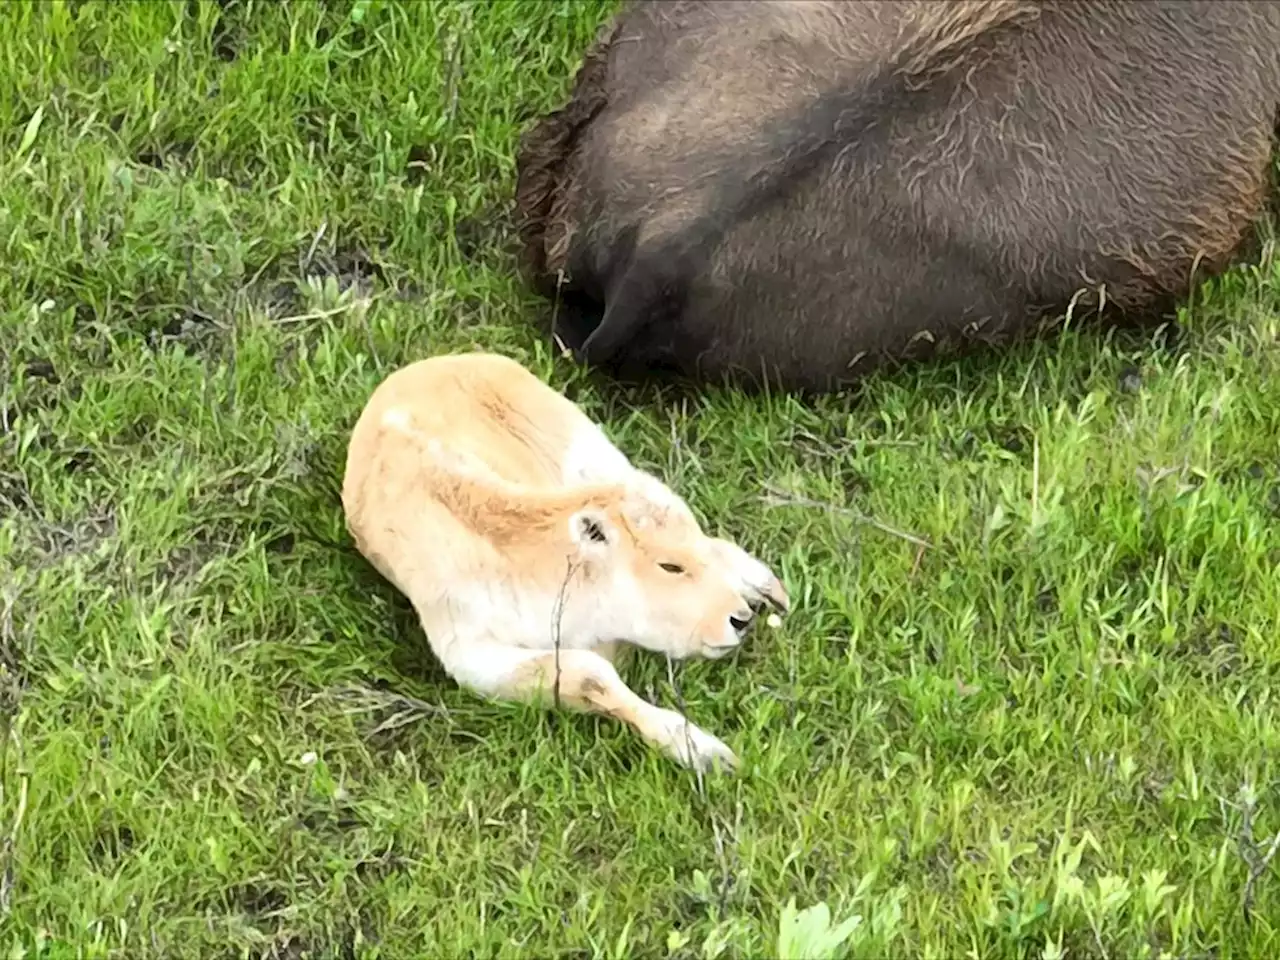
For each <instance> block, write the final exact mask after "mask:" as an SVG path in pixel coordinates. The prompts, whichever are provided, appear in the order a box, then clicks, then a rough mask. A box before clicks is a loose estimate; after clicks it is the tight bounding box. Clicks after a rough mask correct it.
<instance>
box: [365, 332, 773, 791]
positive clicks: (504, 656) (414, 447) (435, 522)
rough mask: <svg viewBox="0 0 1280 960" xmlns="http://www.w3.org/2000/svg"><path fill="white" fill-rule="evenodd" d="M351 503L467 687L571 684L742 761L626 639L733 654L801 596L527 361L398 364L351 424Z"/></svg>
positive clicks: (655, 734) (495, 689)
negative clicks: (637, 687)
mask: <svg viewBox="0 0 1280 960" xmlns="http://www.w3.org/2000/svg"><path fill="white" fill-rule="evenodd" d="M342 500H343V507H344V510H345V512H346V517H347V525H348V528H349V530H350V531H351V534H352V537H353V538H354V540H355V543H356V545H357V547H358V549H359V550H360V551H361V553H363V554H364V556H365V557H367V558H368V560H369V561H370V563H371V564H372V565H373V566H374V567H375V568H376V569H377V570H378V571H379V572H380V573H381V574H382V575H383V576H384V577H386V579H387V580H389V581H390V582H391V583H392V584H394V585H395V586H396V587H397V589H399V590H400V591H401V592H402V593H404V594H405V595H406V596H407V597H408V598H409V599H410V601H411V602H412V603H413V606H414V609H415V610H416V612H417V614H418V616H419V618H420V620H421V622H422V626H423V629H424V630H425V632H426V634H427V638H428V641H429V643H430V645H431V647H432V650H433V651H434V652H435V654H436V655H437V657H438V658H439V659H440V661H441V663H442V664H443V666H444V667H445V669H446V671H447V672H448V673H449V674H450V675H451V676H452V677H453V678H454V679H455V680H457V681H458V682H459V683H460V684H461V685H463V686H466V687H468V688H470V689H472V690H475V691H476V692H478V693H481V694H483V695H486V696H493V697H500V698H505V699H533V698H536V697H538V696H542V697H545V696H546V694H547V693H548V692H550V690H551V689H552V688H556V689H555V692H556V693H558V695H559V697H560V700H561V702H562V703H564V704H565V705H568V706H571V707H574V708H576V709H583V710H590V711H593V712H597V713H601V714H604V715H608V716H612V717H615V718H617V719H620V720H622V721H623V722H625V723H628V724H629V725H631V726H632V727H633V728H634V729H636V730H637V731H638V732H639V733H640V734H641V735H642V736H643V737H645V738H646V739H647V740H649V741H650V742H651V743H653V744H655V745H656V746H658V747H659V748H660V749H662V750H664V751H665V752H667V753H668V754H669V755H671V756H673V757H674V758H675V759H677V760H678V761H680V762H682V763H686V764H689V765H692V766H696V767H699V768H703V767H706V766H708V765H710V764H711V763H712V762H713V761H716V760H719V761H722V762H724V763H726V764H729V765H732V764H734V763H735V762H736V758H735V757H734V756H733V753H732V752H731V751H730V750H729V749H728V747H726V746H725V745H724V744H722V743H721V742H720V741H719V740H717V739H716V738H715V737H713V736H711V735H710V734H708V733H705V732H704V731H702V730H699V729H698V728H697V727H694V726H693V725H692V724H689V723H688V721H686V720H685V719H684V718H683V717H681V716H680V715H679V714H677V713H674V712H673V711H669V710H663V709H660V708H658V707H655V706H654V705H652V704H649V703H647V702H646V701H644V700H643V699H641V698H639V697H638V696H636V694H634V693H633V692H632V691H631V690H629V689H627V687H626V686H625V684H623V683H622V681H621V679H620V678H619V677H618V675H617V673H616V671H615V670H614V668H613V666H612V664H611V662H610V660H611V657H612V655H613V651H614V649H615V647H616V644H617V643H619V642H621V643H627V644H632V645H636V646H641V647H645V648H647V649H650V650H654V651H659V652H664V653H667V654H669V655H671V656H675V657H689V656H704V657H713V658H714V657H719V656H723V655H724V654H726V653H728V652H729V651H731V650H732V649H734V648H735V647H736V646H737V645H738V644H739V643H741V641H742V638H743V636H744V634H745V632H746V630H747V627H748V625H749V624H750V623H751V621H752V619H753V616H754V612H755V610H756V609H759V608H760V607H762V606H763V605H764V604H766V603H769V604H772V605H774V606H776V607H778V608H780V609H786V607H787V606H788V599H787V594H786V591H785V590H784V589H783V587H782V584H781V583H780V581H779V580H778V579H777V577H776V576H775V575H774V574H773V573H772V572H771V571H770V570H769V569H768V568H767V567H766V566H764V564H762V563H760V561H758V560H756V559H755V558H753V557H751V556H750V555H749V554H747V553H746V552H745V551H743V550H741V549H740V548H739V547H737V546H736V545H734V544H732V543H729V542H728V541H725V540H721V539H718V538H713V537H708V536H706V535H705V534H704V533H703V532H702V530H701V529H700V527H699V525H698V522H697V520H696V519H695V518H694V516H693V513H692V512H691V511H690V510H689V508H688V506H687V505H686V504H685V503H684V501H683V500H682V499H681V498H680V497H679V496H677V495H676V494H675V493H674V492H673V491H671V490H670V489H669V488H668V487H666V485H665V484H663V483H662V482H661V481H659V480H658V479H656V478H655V477H653V476H650V475H648V474H646V473H644V472H642V471H640V470H637V469H636V468H634V467H633V466H632V465H631V464H630V463H629V462H628V460H627V458H626V457H625V456H624V455H623V454H622V453H621V452H620V451H619V450H618V449H617V448H616V447H614V446H613V444H612V443H611V442H610V441H609V440H608V438H607V437H606V436H605V434H604V432H603V431H602V430H601V429H600V428H599V427H598V426H597V425H596V424H595V423H593V422H592V421H591V420H590V419H589V418H588V417H587V416H586V415H585V414H584V413H582V411H581V410H579V409H578V408H577V406H576V405H575V404H573V403H572V402H571V401H570V400H568V399H567V398H565V397H564V396H562V395H561V394H559V393H557V392H556V391H555V390H553V389H551V388H550V387H548V386H547V385H545V384H544V383H542V382H541V381H540V380H539V379H538V378H537V377H535V376H534V375H533V374H532V373H530V372H529V371H528V370H526V369H525V368H524V367H523V366H521V365H520V364H518V363H516V362H515V361H513V360H510V359H507V358H505V357H501V356H497V355H494V354H486V353H471V354H456V355H448V356H439V357H433V358H430V359H427V360H421V361H418V362H417V363H413V364H410V365H409V366H407V367H404V368H402V369H401V370H398V371H396V372H395V373H393V374H391V375H390V376H388V377H387V378H386V380H384V381H383V382H382V384H380V385H379V386H378V388H377V389H376V390H375V391H374V393H373V396H372V397H371V398H370V400H369V402H368V403H367V405H366V406H365V409H364V410H363V412H362V413H361V415H360V418H359V419H358V421H357V423H356V425H355V428H354V430H353V432H352V436H351V440H350V444H349V447H348V454H347V464H346V472H345V476H344V479H343V490H342Z"/></svg>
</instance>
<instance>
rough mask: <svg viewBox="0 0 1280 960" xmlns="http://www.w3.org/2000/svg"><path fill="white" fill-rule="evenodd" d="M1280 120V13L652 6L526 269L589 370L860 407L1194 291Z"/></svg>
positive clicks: (581, 102) (542, 200) (578, 97)
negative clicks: (851, 400)
mask: <svg viewBox="0 0 1280 960" xmlns="http://www.w3.org/2000/svg"><path fill="white" fill-rule="evenodd" d="M1278 101H1280V2H1268V0H1257V2H1239V0H1234V2H1222V0H1073V2H1062V3H1051V2H1034V0H944V2H935V0H899V2H889V0H883V2H875V0H858V2H849V0H776V2H771V0H660V2H635V3H632V4H631V5H630V6H628V7H627V8H626V9H625V10H624V11H623V12H622V13H621V14H620V15H619V16H618V17H617V18H616V19H615V20H614V21H613V23H612V24H610V25H609V26H608V27H607V28H606V29H605V30H604V32H603V33H602V35H601V37H600V38H599V39H598V40H597V42H596V43H595V44H594V45H593V47H592V48H591V50H590V51H589V52H588V53H587V56H586V60H585V63H584V64H583V66H582V68H581V70H580V72H579V74H578V76H577V80H576V85H575V88H574V91H573V94H572V96H571V98H570V100H569V102H568V104H567V105H566V106H565V107H564V108H563V109H561V110H559V111H557V112H556V113H554V114H552V115H550V116H548V117H546V118H544V119H542V120H541V121H540V122H539V123H538V124H537V125H536V126H535V127H534V128H533V129H532V130H530V131H529V132H528V133H527V134H526V136H525V139H524V141H523V143H522V145H521V149H520V156H519V158H518V168H519V177H518V186H517V198H516V203H517V213H518V217H519V219H520V220H521V235H522V243H523V246H524V256H525V259H526V263H527V268H528V270H529V273H530V276H531V277H532V278H533V279H534V282H535V283H536V285H537V287H538V288H539V289H540V290H541V291H542V292H543V293H544V294H545V295H547V296H548V297H555V298H556V299H557V303H558V306H557V309H556V313H557V316H558V318H559V319H558V321H557V331H556V332H557V334H558V335H559V336H560V337H561V339H562V340H563V341H565V342H566V344H567V345H568V346H570V347H571V348H573V349H574V350H575V351H576V353H577V354H578V356H579V357H580V358H581V359H582V360H583V361H585V362H587V363H589V364H593V365H598V366H603V367H607V368H611V369H612V370H613V371H614V372H615V373H626V372H628V371H630V372H632V373H637V372H642V371H645V370H650V369H654V368H667V369H675V370H678V371H680V372H682V373H684V374H686V375H691V376H694V377H698V378H704V379H706V378H717V379H719V378H722V377H725V376H726V375H728V376H733V375H735V374H736V375H739V378H740V379H744V380H745V381H746V382H754V383H759V378H761V377H763V378H765V379H767V380H768V381H769V382H771V383H773V384H774V385H780V386H784V387H790V388H799V389H807V390H826V389H831V388H833V387H835V386H837V385H838V384H839V383H841V382H844V381H848V380H850V379H852V378H854V377H856V376H857V375H859V374H861V373H863V372H865V371H867V370H869V369H871V368H872V367H874V366H875V365H876V364H877V363H880V362H883V361H886V360H900V359H907V358H910V357H919V356H922V355H927V354H928V353H931V352H934V351H937V350H940V349H943V348H947V349H950V348H953V347H958V346H960V345H962V344H964V343H966V342H971V341H975V340H981V341H985V342H989V343H991V342H1001V341H1007V340H1008V339H1010V338H1012V337H1013V336H1015V335H1018V334H1021V333H1024V332H1027V331H1029V330H1031V329H1033V328H1034V327H1035V326H1036V322H1037V319H1038V318H1040V317H1043V316H1044V315H1045V314H1046V313H1049V314H1053V313H1057V314H1059V315H1060V314H1061V312H1062V310H1063V309H1065V308H1067V307H1068V306H1069V305H1070V304H1071V303H1072V301H1073V300H1075V301H1076V302H1077V303H1089V302H1092V303H1094V304H1098V303H1100V302H1108V303H1110V304H1112V305H1114V306H1116V307H1118V308H1120V309H1121V310H1122V311H1124V312H1126V313H1131V314H1132V313H1142V312H1146V311H1149V310H1151V309H1152V308H1153V307H1155V306H1156V305H1158V304H1163V303H1166V302H1167V301H1168V299H1169V298H1171V297H1177V296H1180V295H1182V294H1184V293H1186V292H1187V290H1188V289H1189V286H1190V284H1191V282H1192V280H1193V277H1195V276H1196V275H1197V273H1199V275H1204V274H1205V273H1207V272H1212V271H1214V270H1218V269H1221V268H1222V267H1223V266H1225V265H1226V264H1227V263H1228V262H1229V261H1230V259H1231V258H1232V256H1233V254H1235V253H1236V251H1237V250H1238V248H1239V247H1240V244H1241V243H1242V241H1244V240H1245V239H1246V237H1247V236H1248V235H1249V232H1250V227H1251V223H1252V221H1253V220H1254V218H1255V216H1256V215H1257V214H1258V213H1259V212H1260V211H1261V210H1262V209H1263V207H1264V197H1265V193H1266V188H1267V184H1268V160H1269V156H1270V152H1271V141H1272V135H1273V131H1274V129H1275V121H1276V108H1277V102H1278ZM743 375H745V377H744V376H743Z"/></svg>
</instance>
